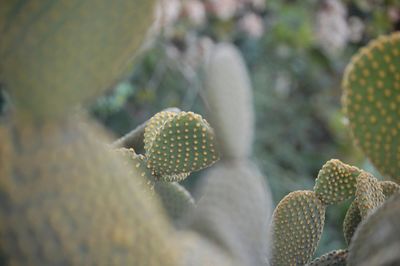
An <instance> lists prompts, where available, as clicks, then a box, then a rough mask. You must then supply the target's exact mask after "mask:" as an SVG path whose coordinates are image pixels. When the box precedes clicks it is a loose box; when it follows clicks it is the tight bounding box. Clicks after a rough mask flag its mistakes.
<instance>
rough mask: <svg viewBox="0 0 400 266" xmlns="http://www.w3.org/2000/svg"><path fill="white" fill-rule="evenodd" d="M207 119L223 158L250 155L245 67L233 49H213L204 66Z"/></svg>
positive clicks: (251, 121) (223, 45)
mask: <svg viewBox="0 0 400 266" xmlns="http://www.w3.org/2000/svg"><path fill="white" fill-rule="evenodd" d="M205 84H206V86H205V95H206V100H207V101H206V102H207V104H208V107H209V110H208V116H207V117H209V119H210V123H211V125H212V126H213V128H214V129H215V133H216V137H217V139H218V144H219V149H220V151H221V155H222V156H223V157H229V158H243V157H248V156H250V154H251V150H252V146H253V139H254V111H253V103H252V98H253V96H252V88H251V82H250V78H249V74H248V72H247V69H246V64H245V62H244V60H243V58H242V55H241V54H240V51H239V50H238V49H237V48H236V47H235V45H232V44H228V43H221V44H217V45H215V46H214V49H213V50H212V52H211V54H210V58H209V60H208V61H207V64H206V66H205Z"/></svg>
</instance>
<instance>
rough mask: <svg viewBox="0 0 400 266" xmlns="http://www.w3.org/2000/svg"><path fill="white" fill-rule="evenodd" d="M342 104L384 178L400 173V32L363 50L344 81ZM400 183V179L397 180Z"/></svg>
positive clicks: (355, 134)
mask: <svg viewBox="0 0 400 266" xmlns="http://www.w3.org/2000/svg"><path fill="white" fill-rule="evenodd" d="M342 86H343V90H344V92H343V105H344V109H345V113H346V115H347V117H348V118H349V121H350V128H351V130H352V133H353V136H354V138H355V141H356V144H357V145H358V146H360V147H361V149H362V150H363V151H364V153H365V154H366V155H367V156H368V157H369V158H370V160H371V161H372V163H373V164H374V165H375V166H376V167H377V169H378V170H379V171H380V172H381V173H382V174H384V175H385V176H388V177H391V178H397V177H398V176H399V173H400V138H399V136H400V108H399V106H400V33H399V32H397V33H393V34H391V35H388V36H382V37H379V38H378V39H376V40H374V41H372V42H370V43H369V44H368V46H366V47H365V48H362V49H361V50H360V51H359V52H358V53H357V54H356V55H355V56H354V57H353V59H352V60H351V63H350V64H349V65H348V67H347V69H346V71H345V75H344V78H343V85H342ZM397 182H400V179H397Z"/></svg>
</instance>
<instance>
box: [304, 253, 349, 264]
mask: <svg viewBox="0 0 400 266" xmlns="http://www.w3.org/2000/svg"><path fill="white" fill-rule="evenodd" d="M348 253H349V252H348V250H345V249H339V250H334V251H331V252H329V253H327V254H324V255H322V256H321V257H319V258H317V259H315V260H313V261H312V262H310V263H308V264H307V266H346V259H347V254H348Z"/></svg>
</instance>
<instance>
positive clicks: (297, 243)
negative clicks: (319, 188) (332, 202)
mask: <svg viewBox="0 0 400 266" xmlns="http://www.w3.org/2000/svg"><path fill="white" fill-rule="evenodd" d="M324 222H325V205H324V204H323V203H322V201H321V200H320V199H319V198H318V197H317V195H316V194H315V193H314V192H313V191H295V192H292V193H289V194H288V195H287V196H286V197H284V198H283V199H282V200H281V201H280V202H279V204H278V206H277V207H276V209H275V211H274V213H273V215H272V226H271V230H272V238H273V242H272V247H271V249H272V250H271V263H272V265H277V266H278V265H304V264H306V263H307V262H309V260H310V259H311V257H312V255H313V254H314V252H315V250H316V249H317V245H318V242H319V239H320V238H321V234H322V229H323V226H324Z"/></svg>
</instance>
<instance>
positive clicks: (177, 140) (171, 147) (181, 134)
mask: <svg viewBox="0 0 400 266" xmlns="http://www.w3.org/2000/svg"><path fill="white" fill-rule="evenodd" d="M154 128H155V130H156V131H157V132H156V133H155V136H154V137H153V138H154V140H153V141H152V143H151V144H148V145H147V150H146V157H147V158H148V160H147V165H148V167H149V168H151V169H152V170H153V175H154V176H156V177H159V178H161V179H162V180H165V181H174V179H176V178H177V181H179V177H181V176H182V177H183V178H184V177H186V176H187V173H190V172H193V171H197V170H200V169H203V168H205V167H208V166H210V165H211V164H213V163H214V162H216V161H217V160H218V158H219V157H218V153H217V150H216V145H215V138H214V132H213V130H212V128H211V127H210V125H209V124H208V123H207V121H206V120H204V119H203V118H202V117H201V116H200V115H198V114H194V113H192V112H180V113H178V114H177V115H175V116H173V117H171V118H169V119H167V121H165V122H164V123H163V125H162V126H161V127H160V128H157V127H154ZM182 177H181V178H180V179H182Z"/></svg>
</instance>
